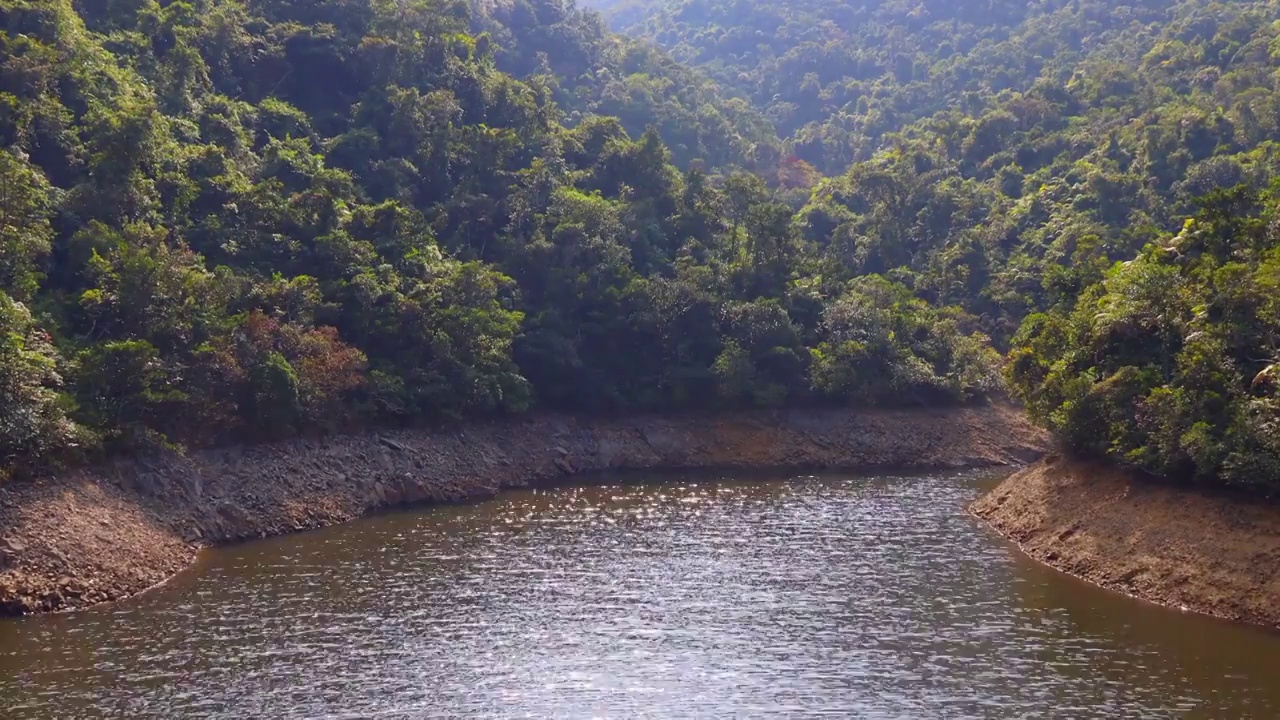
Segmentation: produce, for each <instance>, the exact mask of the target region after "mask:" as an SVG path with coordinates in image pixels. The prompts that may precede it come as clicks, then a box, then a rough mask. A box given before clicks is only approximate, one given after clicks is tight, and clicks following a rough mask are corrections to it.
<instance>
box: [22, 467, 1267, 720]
mask: <svg viewBox="0 0 1280 720" xmlns="http://www.w3.org/2000/svg"><path fill="white" fill-rule="evenodd" d="M650 479H651V480H652V479H653V478H650ZM664 479H665V480H667V481H668V482H667V483H666V484H656V483H652V482H650V483H644V482H635V481H634V480H635V479H634V478H633V479H629V480H628V481H627V482H621V481H619V482H617V483H616V484H607V485H595V486H587V487H570V488H565V489H558V490H539V491H529V492H515V493H510V494H507V495H503V496H502V497H501V498H499V499H497V500H494V501H492V502H486V503H483V504H480V505H474V506H464V507H441V508H434V509H425V510H421V511H416V512H405V513H397V514H392V515H386V516H382V517H376V518H370V519H367V520H363V521H359V522H356V523H353V524H349V525H345V526H342V527H337V528H332V529H329V530H324V531H320V532H313V533H306V534H300V535H293V536H289V537H283V538H276V539H272V540H267V541H262V542H255V543H250V544H246V545H241V546H236V547H230V548H224V549H220V550H217V551H212V552H209V553H207V554H206V555H204V556H203V558H202V561H201V562H200V564H199V565H198V566H197V567H196V568H194V569H193V570H192V571H190V572H188V573H185V574H184V575H182V576H180V577H178V578H176V579H175V580H174V581H173V582H171V583H169V584H168V585H166V586H164V587H163V588H160V589H158V590H156V591H154V592H151V593H148V594H145V595H143V596H141V597H138V598H135V599H133V600H131V601H128V602H125V603H122V604H118V605H114V606H106V607H101V608H96V609H93V610H89V611H86V612H81V613H76V614H71V615H60V616H52V617H38V618H30V619H23V620H17V621H9V622H0V717H3V718H6V719H9V718H13V719H15V720H16V719H24V718H33V719H39V720H43V719H45V718H58V719H64V718H76V719H79V718H96V717H111V718H166V719H170V718H235V719H236V720H248V719H251V718H269V719H272V720H275V719H278V718H419V717H422V718H427V717H441V718H445V717H449V718H455V717H456V718H559V717H564V718H593V717H599V718H634V717H653V718H684V717H698V718H712V717H715V718H720V717H724V718H730V717H732V718H739V717H833V718H834V717H839V718H844V717H865V718H1023V717H1025V718H1267V719H1268V720H1270V719H1272V718H1277V717H1280V636H1278V635H1276V634H1271V633H1268V632H1266V631H1262V630H1258V629H1253V628H1248V627H1242V626H1237V625H1232V624H1229V623H1224V622H1219V621H1215V620H1211V619H1206V618H1201V617H1195V616H1189V615H1183V614H1179V613H1176V612H1173V611H1168V610H1164V609H1161V608H1157V607H1153V606H1150V605H1146V604H1143V603H1140V602H1137V601H1133V600H1129V599H1126V598H1123V597H1120V596H1118V595H1114V594H1111V593H1108V592H1105V591H1102V590H1099V589H1096V588H1093V587H1091V586H1088V585H1085V584H1084V583H1081V582H1078V581H1075V580H1073V579H1071V578H1068V577H1066V576H1064V575H1061V574H1058V573H1056V572H1054V571H1051V570H1047V569H1045V568H1042V567H1040V566H1037V565H1035V564H1034V563H1032V562H1030V561H1029V560H1026V559H1025V558H1023V557H1022V556H1020V555H1019V554H1018V553H1017V552H1016V550H1014V549H1013V548H1012V547H1011V546H1010V545H1008V544H1007V543H1006V542H1005V541H1003V540H1001V539H1000V538H998V537H996V536H995V535H994V534H993V533H991V532H990V531H988V530H986V529H984V528H983V527H981V526H980V525H979V524H978V523H977V522H976V521H975V520H973V519H971V518H970V517H968V516H967V515H966V514H965V512H964V506H965V504H966V503H967V502H968V501H969V500H971V499H972V498H974V497H975V496H976V495H977V493H978V492H980V490H981V489H982V488H983V487H989V486H990V484H991V482H992V478H991V477H990V476H989V475H988V476H980V475H974V474H960V475H954V474H944V475H929V476H914V477H898V476H893V477H855V476H849V475H832V476H823V477H814V478H791V479H790V481H789V482H784V480H786V478H771V479H759V478H757V479H736V480H735V479H732V478H712V477H706V476H701V477H696V476H687V477H685V476H678V477H675V478H672V477H671V476H667V477H665V478H664Z"/></svg>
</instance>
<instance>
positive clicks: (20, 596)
mask: <svg viewBox="0 0 1280 720" xmlns="http://www.w3.org/2000/svg"><path fill="white" fill-rule="evenodd" d="M1045 446H1046V439H1045V436H1044V434H1043V433H1042V432H1040V431H1039V430H1037V429H1035V428H1034V427H1032V426H1031V425H1030V424H1029V423H1028V422H1027V421H1026V420H1025V419H1024V418H1023V416H1022V415H1021V414H1020V413H1019V412H1018V411H1016V410H1014V409H1012V408H1008V407H1004V406H999V405H991V406H984V407H972V408H959V409H949V410H918V411H884V412H862V413H858V412H851V411H843V410H826V411H803V412H801V411H794V412H758V413H741V414H736V415H724V416H715V417H708V416H688V417H631V418H621V419H606V420H600V419H591V420H587V419H575V418H571V417H559V416H540V417H529V418H524V419H521V420H514V421H509V422H503V423H493V424H487V425H469V426H465V427H463V428H462V429H459V430H455V431H451V432H426V431H399V432H388V433H382V434H370V435H363V436H346V437H333V438H327V439H324V440H297V441H293V442H287V443H279V444H273V445H263V446H258V447H250V448H236V449H229V450H223V451H212V452H205V453H199V454H196V455H193V456H190V457H178V456H166V457H155V458H149V459H143V460H131V461H121V462H118V463H115V464H113V465H109V466H106V467H101V468H96V469H92V470H84V471H80V472H76V473H70V474H68V475H66V476H63V477H60V478H57V479H54V480H48V481H44V482H41V483H35V484H31V483H10V484H8V485H5V486H0V615H4V614H22V613H31V612H43V611H50V610H59V609H66V608H76V607H84V606H87V605H91V604H94V603H98V602H104V601H108V600H114V599H118V598H122V597H125V596H128V595H130V594H133V593H136V592H139V591H141V590H144V589H146V588H148V587H150V586H152V585H155V584H156V583H159V582H161V581H163V580H165V579H167V578H168V577H170V576H172V575H173V574H174V573H175V572H177V571H179V570H181V569H182V568H184V567H186V566H187V565H188V564H189V563H190V562H191V561H192V559H193V558H194V557H195V554H196V553H197V552H198V551H199V549H200V548H201V547H206V546H209V545H214V544H219V543H225V542H232V541H236V540H242V539H247V538H256V537H264V536H267V535H277V534H281V533H286V532H291V531H294V530H301V529H305V528H314V527H320V526H324V525H331V524H334V523H338V522H343V521H345V520H350V519H352V518H355V517H358V516H360V515H363V514H366V513H369V512H373V511H376V510H379V509H383V508H387V507H392V506H396V505H403V504H410V503H428V502H454V501H461V500H467V499H472V498H480V497H486V496H490V495H492V494H494V493H495V492H497V491H498V490H500V489H502V488H507V487H519V486H522V485H527V484H530V483H539V482H552V481H555V480H556V479H558V478H562V477H564V476H566V475H574V474H577V473H580V472H591V471H600V470H609V469H644V468H689V469H693V468H780V469H783V468H792V469H799V468H875V467H898V468H936V467H974V466H989V465H1008V464H1014V463H1018V462H1028V461H1031V460H1033V459H1035V458H1036V457H1038V456H1039V455H1040V454H1041V453H1042V451H1043V449H1044V448H1045Z"/></svg>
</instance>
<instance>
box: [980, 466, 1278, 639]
mask: <svg viewBox="0 0 1280 720" xmlns="http://www.w3.org/2000/svg"><path fill="white" fill-rule="evenodd" d="M970 509H971V510H972V512H973V513H974V514H975V515H977V516H978V517H980V518H982V519H984V520H986V521H987V522H988V523H990V524H991V526H992V527H993V528H995V529H996V530H997V531H998V532H1000V533H1001V534H1002V535H1004V536H1005V537H1007V538H1009V539H1010V540H1013V541H1014V542H1016V543H1017V544H1018V545H1019V546H1020V547H1021V548H1022V549H1023V551H1025V552H1026V553H1027V554H1028V555H1030V556H1031V557H1032V558H1035V559H1036V560H1039V561H1041V562H1043V563H1046V564H1048V565H1051V566H1053V567H1055V568H1058V569H1059V570H1062V571H1065V572H1067V573H1069V574H1071V575H1075V576H1077V577H1080V578H1083V579H1085V580H1087V581H1089V582H1092V583H1094V584H1096V585H1100V586H1102V587H1105V588H1109V589H1112V590H1118V591H1120V592H1123V593H1126V594H1129V595H1133V596H1136V597H1139V598H1142V599H1144V600H1148V601H1151V602H1155V603H1159V604H1161V605H1166V606H1169V607H1173V608H1180V609H1184V610H1190V611H1194V612H1199V613H1205V614H1208V615H1215V616H1218V617H1221V618H1226V619H1230V620H1238V621H1242V622H1249V623H1257V624H1261V625H1270V626H1273V627H1278V628H1280V505H1276V504H1265V503H1262V504H1260V503H1259V502H1258V501H1257V500H1250V499H1245V498H1240V497H1236V496H1231V495H1226V494H1211V493H1207V492H1199V491H1196V490H1194V489H1187V488H1181V487H1174V486H1169V485H1163V484H1159V483H1155V482H1152V481H1150V480H1146V479H1142V478H1137V477H1134V476H1131V475H1129V474H1127V473H1124V472H1122V471H1119V470H1116V469H1114V468H1109V467H1106V466H1101V465H1097V464H1092V463H1082V462H1076V461H1071V460H1066V459H1060V458H1057V457H1052V456H1051V457H1050V458H1046V459H1045V460H1043V461H1041V462H1039V463H1037V464H1035V465H1032V466H1031V467H1028V468H1026V469H1024V470H1022V471H1020V472H1018V473H1016V474H1014V475H1013V476H1011V477H1010V478H1008V479H1007V480H1005V482H1004V483H1002V484H1001V485H1000V486H999V487H997V488H996V489H995V490H993V491H992V492H990V493H989V494H987V495H986V496H984V497H982V498H980V499H979V500H978V501H977V502H975V503H974V504H973V506H972V507H971V508H970Z"/></svg>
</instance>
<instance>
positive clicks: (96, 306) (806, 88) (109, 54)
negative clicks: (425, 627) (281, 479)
mask: <svg viewBox="0 0 1280 720" xmlns="http://www.w3.org/2000/svg"><path fill="white" fill-rule="evenodd" d="M591 4H592V5H595V6H599V7H603V8H604V11H605V13H606V16H605V17H607V18H608V20H609V22H611V23H612V25H613V27H614V28H615V29H621V30H623V31H624V34H622V35H620V34H615V33H613V32H611V31H610V30H609V29H607V28H608V26H607V25H606V21H605V20H604V19H602V16H601V15H598V14H597V13H596V12H594V11H592V10H584V9H580V8H578V7H576V6H575V4H574V3H573V2H570V1H568V0H495V1H493V2H467V1H466V0H0V394H3V400H2V401H0V468H3V469H2V470H0V474H3V475H4V476H22V475H27V474H30V473H36V472H44V471H47V470H49V469H50V468H51V467H52V466H53V465H54V464H55V463H56V462H58V461H66V460H85V459H95V458H98V457H101V456H103V455H106V454H111V453H119V452H131V451H138V450H147V449H153V448H157V447H171V448H198V447H205V446H210V445H217V444H220V443H229V442H244V441H258V440H263V439H273V438H287V437H290V436H293V435H297V434H300V433H326V432H342V431H351V430H357V429H361V428H366V427H370V426H378V425H386V424H413V423H447V422H454V421H457V420H459V419H463V418H469V417H477V416H493V415H501V414H509V413H518V412H523V411H526V410H529V409H531V408H534V407H544V408H555V409H561V410H568V411H576V412H616V411H627V410H678V409H690V408H721V409H727V408H740V407H749V406H764V407H772V406H784V405H807V404H821V403H841V404H854V405H862V406H870V405H927V404H937V403H956V402H967V401H970V400H973V399H976V398H982V397H986V396H989V395H992V394H996V393H1001V392H1004V391H1005V389H1006V387H1007V389H1008V390H1011V391H1012V392H1013V393H1014V394H1015V395H1016V396H1017V397H1019V398H1020V399H1021V400H1022V401H1023V402H1025V403H1026V404H1027V406H1028V408H1029V409H1030V410H1031V412H1032V413H1033V415H1034V416H1035V417H1037V418H1038V419H1040V420H1041V421H1043V422H1044V423H1046V424H1047V425H1049V426H1050V427H1052V428H1054V429H1055V430H1056V431H1057V432H1058V433H1059V434H1060V435H1061V437H1062V438H1063V439H1064V441H1065V442H1066V443H1067V444H1068V445H1069V446H1070V447H1072V448H1073V449H1075V450H1077V451H1079V452H1083V453H1089V454H1094V455H1098V456H1103V457H1107V458H1109V459H1111V460H1112V461H1115V462H1120V463H1123V464H1126V465H1128V466H1131V467H1134V468H1138V469H1141V470H1144V471H1147V472H1151V473H1153V474H1158V475H1162V476H1165V477H1174V478H1188V479H1191V478H1194V479H1199V480H1204V481H1212V482H1227V483H1231V484H1236V485H1249V486H1251V487H1258V488H1263V489H1268V488H1270V489H1275V488H1280V470H1277V468H1280V451H1278V449H1277V447H1276V445H1275V441H1274V438H1275V437H1276V433H1275V432H1274V431H1275V430H1276V428H1277V426H1278V423H1280V419H1278V413H1280V409H1278V408H1277V405H1276V404H1275V402H1274V392H1275V389H1274V386H1275V382H1274V381H1275V380H1276V377H1275V375H1276V370H1275V366H1276V360H1277V357H1278V355H1280V350H1278V349H1277V330H1276V322H1277V320H1276V319H1277V313H1278V312H1280V308H1277V307H1276V306H1275V303H1274V302H1272V300H1273V299H1274V296H1275V295H1276V292H1275V291H1276V290H1277V289H1280V288H1277V282H1276V281H1275V278H1274V277H1272V276H1273V275H1274V274H1275V268H1274V267H1273V266H1274V265H1275V264H1276V259H1275V258H1274V257H1273V256H1274V254H1275V249H1276V247H1277V246H1278V245H1280V238H1278V237H1277V233H1276V231H1275V227H1276V226H1277V225H1276V220H1275V212H1276V201H1275V192H1274V191H1273V190H1269V189H1268V188H1269V187H1271V184H1272V183H1273V181H1274V177H1275V175H1276V168H1277V167H1280V165H1277V154H1278V149H1280V100H1277V98H1280V92H1277V90H1280V88H1278V87H1277V83H1278V82H1280V7H1278V6H1277V5H1276V3H1275V2H1274V0H1248V1H1241V2H1230V3H1224V2H1214V1H1213V0H1178V1H1175V0H1145V1H1143V2H1138V1H1137V0H1134V1H1132V2H1128V1H1126V2H1120V3H1118V4H1117V3H1115V2H1105V1H1104V0H1070V1H1068V0H1042V1H1037V2H1012V1H1005V0H997V1H995V2H992V1H990V0H984V2H942V1H941V0H913V2H910V3H907V2H899V1H898V0H857V1H855V2H834V0H787V1H785V2H763V0H623V1H619V2H608V1H607V0H597V1H596V2H593V3H591ZM1188 218H1190V219H1189V220H1188ZM1002 355H1004V357H1002ZM1002 364H1004V365H1005V372H1004V378H1003V379H1002V375H1001V372H1000V368H1001V365H1002Z"/></svg>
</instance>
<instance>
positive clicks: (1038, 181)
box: [592, 0, 1280, 488]
mask: <svg viewBox="0 0 1280 720" xmlns="http://www.w3.org/2000/svg"><path fill="white" fill-rule="evenodd" d="M592 4H593V5H596V6H599V7H602V8H604V10H605V12H606V13H607V15H608V16H609V17H610V18H611V20H612V22H613V24H614V26H615V27H617V28H619V29H621V30H623V31H625V32H627V33H630V34H633V35H636V36H640V37H644V38H647V39H649V40H651V41H653V42H655V43H656V44H658V45H660V46H662V47H665V48H667V49H669V50H670V51H671V52H672V53H673V55H674V56H675V57H676V58H677V59H680V60H683V61H685V62H687V63H689V64H691V65H692V66H694V67H699V68H701V69H703V70H704V71H706V72H708V73H709V74H710V75H711V76H713V77H715V78H716V79H718V80H719V81H720V82H721V83H722V85H723V86H724V87H725V88H726V92H735V93H737V94H738V95H739V96H741V97H745V98H748V99H750V100H751V101H752V103H753V104H754V105H756V106H757V107H759V108H760V109H761V111H762V112H763V113H764V114H765V116H766V117H767V118H768V119H769V120H771V121H772V122H774V123H775V124H776V127H777V128H778V129H779V131H780V133H781V134H782V135H783V140H782V145H783V152H784V157H783V159H782V160H781V161H780V162H779V163H778V168H779V169H785V168H787V167H796V166H800V167H803V166H806V165H807V166H813V167H814V168H816V169H818V170H820V171H821V172H823V173H825V174H827V175H829V176H830V179H829V180H827V181H825V182H822V183H821V184H819V185H818V186H817V187H816V188H815V189H814V191H813V192H812V195H811V197H810V199H809V200H808V202H807V204H806V206H805V207H804V208H803V209H802V210H801V211H800V212H799V214H798V215H797V218H796V222H795V226H796V228H797V231H798V232H800V234H801V237H803V238H804V239H805V240H807V241H809V242H811V243H813V244H814V245H815V246H817V247H819V248H820V251H819V252H820V255H821V256H822V261H821V262H822V263H823V266H824V274H825V275H826V276H840V277H853V276H858V275H864V274H884V275H886V276H888V277H892V278H894V279H895V280H898V281H900V282H902V283H904V284H905V285H906V286H908V287H910V288H911V289H912V290H913V292H914V293H915V294H916V295H917V296H919V297H921V298H924V299H926V300H928V301H930V302H931V303H935V304H939V305H948V304H957V305H960V306H962V307H964V308H965V309H966V310H968V311H969V312H971V313H973V314H974V315H976V316H978V317H980V318H981V319H982V327H983V329H984V330H985V331H986V332H987V333H988V334H990V335H991V336H993V337H994V338H995V339H996V342H997V345H998V346H1000V347H1001V348H1006V347H1007V346H1009V345H1010V344H1011V346H1012V358H1011V364H1010V370H1009V372H1010V377H1011V379H1012V381H1013V389H1014V390H1015V392H1017V393H1018V394H1019V395H1020V396H1021V397H1023V399H1025V400H1026V401H1027V402H1028V404H1029V406H1030V407H1031V409H1032V410H1033V412H1034V413H1035V414H1036V415H1037V416H1038V417H1039V418H1040V419H1041V420H1042V421H1043V422H1045V423H1046V424H1048V425H1050V426H1051V427H1053V428H1054V429H1056V430H1057V431H1059V434H1060V436H1061V437H1063V439H1064V440H1065V441H1067V443H1068V445H1070V446H1071V447H1073V448H1075V449H1076V450H1078V451H1081V452H1085V453H1087V454H1090V455H1096V456H1104V457H1107V458H1109V459H1111V460H1113V461H1116V462H1119V463H1121V464H1123V465H1126V466H1129V467H1134V468H1137V469H1141V470H1144V471H1147V472H1151V473H1153V474H1157V475H1161V476H1166V477H1178V478H1197V479H1201V480H1208V481H1226V482H1229V483H1231V484H1249V485H1253V486H1255V487H1256V486H1267V485H1270V486H1271V487H1273V488H1274V487H1280V453H1278V452H1277V446H1276V442H1275V439H1274V438H1275V437H1276V436H1277V432H1276V431H1277V428H1280V410H1278V409H1277V406H1276V404H1275V392H1276V388H1275V383H1274V382H1273V376H1274V374H1275V372H1276V370H1275V367H1276V365H1275V363H1276V360H1277V357H1278V356H1280V351H1278V350H1277V336H1276V331H1275V325H1276V322H1277V312H1278V309H1277V307H1276V306H1275V305H1274V303H1270V302H1269V301H1267V300H1266V298H1267V297H1268V293H1273V292H1274V290H1273V288H1274V287H1275V285H1274V280H1273V279H1272V276H1273V275H1274V273H1275V268H1274V267H1273V265H1274V261H1273V260H1269V259H1268V258H1270V257H1271V256H1270V255H1268V253H1269V252H1273V250H1274V248H1275V247H1276V246H1277V244H1280V237H1277V230H1276V224H1275V222H1274V220H1269V218H1273V217H1274V201H1272V200H1269V199H1267V198H1269V197H1271V196H1270V195H1263V196H1259V195H1257V194H1256V193H1257V191H1260V190H1263V189H1265V188H1267V187H1268V186H1270V185H1271V184H1272V183H1273V182H1274V180H1275V176H1276V173H1277V170H1280V157H1277V156H1278V154H1280V153H1278V149H1280V146H1278V145H1277V141H1280V92H1278V90H1280V88H1278V87H1277V83H1278V82H1280V3H1276V2H1274V1H1256V2H1230V3H1224V2H1211V1H1208V0H1183V1H1180V2H1175V1H1173V0H1152V1H1150V2H1119V3H1116V2H1102V1H1100V0H1098V1H1094V0H1070V1H1067V0H1046V1H1043V2H1018V1H1010V2H1003V1H998V2H982V3H968V2H941V1H939V2H932V1H930V0H924V1H923V2H910V3H904V2H893V1H888V0H887V1H884V2H876V1H874V0H860V1H858V0H855V1H853V2H836V1H834V0H790V1H788V2H779V3H768V2H752V1H751V0H631V1H629V2H628V1H626V0H623V1H621V2H608V1H607V0H602V1H599V2H594V3H592ZM761 171H762V172H765V173H766V175H768V172H769V171H768V170H767V169H765V168H761ZM771 180H772V181H773V182H775V183H777V184H779V185H782V186H785V175H782V174H780V175H779V176H778V177H777V178H771ZM1237 186H1239V188H1238V189H1237V190H1235V192H1236V193H1239V195H1231V196H1230V197H1236V198H1237V200H1235V201H1227V200H1226V199H1224V198H1226V197H1227V196H1226V195H1224V194H1223V192H1225V191H1226V190H1229V189H1231V188H1237ZM1204 196H1209V197H1210V198H1211V199H1204ZM1240 197H1250V198H1254V199H1253V200H1249V201H1247V202H1246V201H1243V200H1239V199H1238V198H1240ZM1267 207H1272V208H1273V209H1272V210H1270V211H1268V210H1265V208H1267ZM1192 215H1195V216H1196V219H1195V220H1193V221H1191V224H1189V225H1187V226H1186V227H1185V228H1184V227H1183V224H1184V221H1186V219H1187V218H1188V217H1190V216H1192ZM1268 223H1271V224H1270V225H1268ZM1268 227H1269V228H1270V229H1269V230H1268V229H1267V228H1268ZM1191 228H1194V232H1192V230H1190V229H1191ZM1180 230H1181V232H1179V231H1180ZM1188 233H1191V235H1188ZM1209 236H1214V237H1216V238H1217V240H1216V241H1215V243H1216V244H1214V246H1213V248H1212V249H1208V250H1206V249H1204V248H1202V247H1200V246H1199V245H1198V244H1197V243H1199V242H1207V240H1205V238H1207V237H1209ZM1189 237H1193V238H1197V240H1195V241H1192V240H1189V239H1188V238H1189ZM1171 247H1172V248H1184V247H1185V249H1184V250H1181V251H1178V252H1173V251H1170V250H1168V248H1171ZM1144 248H1145V249H1144ZM1171 252H1173V254H1172V255H1170V253H1171ZM1135 257H1138V259H1137V260H1135V261H1134V262H1133V263H1127V262H1126V264H1124V265H1121V266H1119V267H1118V268H1116V269H1111V266H1112V264H1113V263H1115V262H1116V261H1129V260H1130V259H1132V258H1135ZM1269 283H1270V284H1269ZM1139 288H1141V290H1140V289H1139ZM1269 288H1271V289H1269ZM1143 293H1145V294H1143ZM1224 293H1225V294H1229V295H1230V297H1224ZM1165 303H1174V305H1172V306H1168V305H1166V304H1165ZM1175 308H1176V310H1177V312H1175V311H1174V310H1175ZM1117 313H1118V315H1117ZM1029 316H1030V317H1029ZM1028 317H1029V319H1027V320H1026V323H1025V325H1024V326H1023V329H1022V330H1021V332H1019V333H1017V334H1016V337H1015V331H1016V330H1017V328H1018V326H1019V324H1021V323H1023V321H1024V319H1026V318H1028ZM1117 318H1119V319H1117ZM1193 366H1194V368H1193ZM1211 367H1212V368H1214V369H1213V371H1212V372H1210V370H1209V368H1211ZM1135 403H1136V405H1135Z"/></svg>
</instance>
